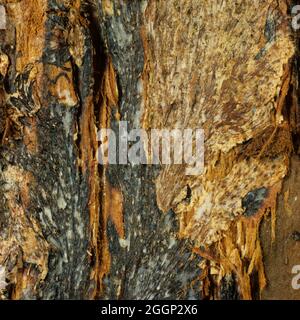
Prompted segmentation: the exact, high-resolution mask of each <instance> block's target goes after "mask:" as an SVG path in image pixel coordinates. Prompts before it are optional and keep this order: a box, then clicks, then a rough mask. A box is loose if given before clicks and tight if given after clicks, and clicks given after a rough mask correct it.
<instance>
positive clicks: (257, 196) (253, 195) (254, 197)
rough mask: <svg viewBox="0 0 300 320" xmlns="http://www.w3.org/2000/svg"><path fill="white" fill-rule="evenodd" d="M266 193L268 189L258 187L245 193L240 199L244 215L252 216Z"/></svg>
mask: <svg viewBox="0 0 300 320" xmlns="http://www.w3.org/2000/svg"><path fill="white" fill-rule="evenodd" d="M267 195H268V189H266V188H264V187H263V188H258V189H255V190H252V191H250V192H248V193H247V195H246V196H245V197H244V198H243V199H242V207H243V209H244V210H245V212H244V215H245V216H247V217H251V216H253V215H254V214H255V213H256V212H257V211H258V210H259V208H260V207H261V205H262V203H263V201H264V199H265V198H266V196H267Z"/></svg>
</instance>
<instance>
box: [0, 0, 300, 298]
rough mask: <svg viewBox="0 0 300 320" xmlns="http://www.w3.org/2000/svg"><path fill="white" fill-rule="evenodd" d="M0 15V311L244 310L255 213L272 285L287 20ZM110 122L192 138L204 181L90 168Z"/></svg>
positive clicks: (284, 131) (186, 10)
mask: <svg viewBox="0 0 300 320" xmlns="http://www.w3.org/2000/svg"><path fill="white" fill-rule="evenodd" d="M0 5H3V6H4V7H5V10H6V20H7V23H6V29H4V30H0V41H1V47H0V50H1V51H0V74H1V78H0V135H1V136H0V138H1V156H0V224H1V229H0V266H1V267H5V273H6V281H7V283H8V284H7V286H6V288H5V290H2V296H3V298H11V299H36V298H43V299H53V298H55V299H62V298H67V299H69V298H78V299H91V298H118V299H122V298H123V299H129V298H132V299H134V298H146V299H158V298H160V299H170V298H174V299H184V298H185V299H188V298H196V299H197V298H221V299H237V298H242V299H251V298H258V297H259V296H260V293H261V291H262V289H263V288H264V287H265V286H266V283H267V280H268V275H267V278H266V274H265V271H264V263H263V253H262V248H261V242H260V234H259V227H260V224H261V222H262V221H263V220H264V219H265V218H266V217H267V216H268V214H269V213H271V226H272V233H271V235H270V236H268V235H266V234H265V233H266V231H265V230H267V228H265V229H264V231H263V232H265V233H264V234H263V235H262V239H263V240H264V244H263V247H264V251H265V256H266V261H267V263H268V265H267V268H269V269H270V268H271V269H272V266H271V262H269V260H270V256H271V255H272V250H271V251H268V249H266V248H268V244H270V243H271V242H272V241H273V242H274V241H275V236H276V233H275V230H276V225H275V223H276V203H277V195H278V194H280V192H281V187H282V183H283V179H284V178H285V176H287V175H288V172H289V163H290V158H291V154H292V153H294V154H295V155H294V156H293V157H294V158H295V159H297V157H298V156H297V155H296V154H297V153H298V150H297V149H298V147H299V143H298V138H299V111H298V101H297V96H298V64H297V59H295V56H296V53H297V45H298V43H297V41H296V39H295V38H294V37H293V34H292V32H291V30H290V28H289V26H290V15H289V12H290V5H291V3H290V2H289V1H285V0H279V1H272V0H266V1H253V0H252V1H206V0H201V1H193V0H180V1H179V0H170V1H165V0H149V1H139V0H132V1H127V0H123V1H117V0H113V1H112V0H90V1H83V0H82V1H81V0H76V1H69V0H0ZM258 12H259V14H258ZM120 120H124V121H127V122H128V130H130V129H131V128H139V127H143V128H145V129H146V130H150V129H151V128H156V129H160V128H168V129H173V128H178V129H184V128H191V129H196V128H203V129H204V131H205V171H204V174H203V175H201V176H196V177H194V176H186V175H185V174H184V173H185V167H184V166H178V165H177V166H175V165H174V166H166V167H164V166H145V165H138V166H134V165H131V164H128V165H116V166H114V165H110V166H100V165H99V164H98V159H97V151H98V147H99V142H98V141H97V131H98V130H99V129H100V128H112V129H114V131H115V132H117V131H118V124H119V121H120ZM146 151H148V150H146ZM293 161H294V163H296V162H297V160H293ZM294 167H295V166H292V167H291V172H292V174H291V177H295V178H294V180H296V179H297V178H296V177H297V176H298V174H297V173H294V174H293V172H294V171H293V168H294ZM289 181H290V180H289ZM288 183H289V182H285V184H288ZM287 189H288V187H287V186H285V188H284V190H285V192H287V191H286V190H287ZM280 197H281V196H280ZM286 199H288V194H287V195H286ZM287 201H288V200H287ZM291 212H292V213H291V214H290V216H292V215H293V210H291ZM266 224H267V222H265V225H266ZM277 231H278V232H279V233H280V230H277ZM286 232H289V231H286ZM295 250H296V249H295ZM269 269H268V270H269ZM269 272H270V275H271V278H272V270H271V271H270V270H269ZM272 281H276V280H272ZM285 285H286V284H285ZM283 287H284V285H283ZM266 295H268V292H267V293H266Z"/></svg>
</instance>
